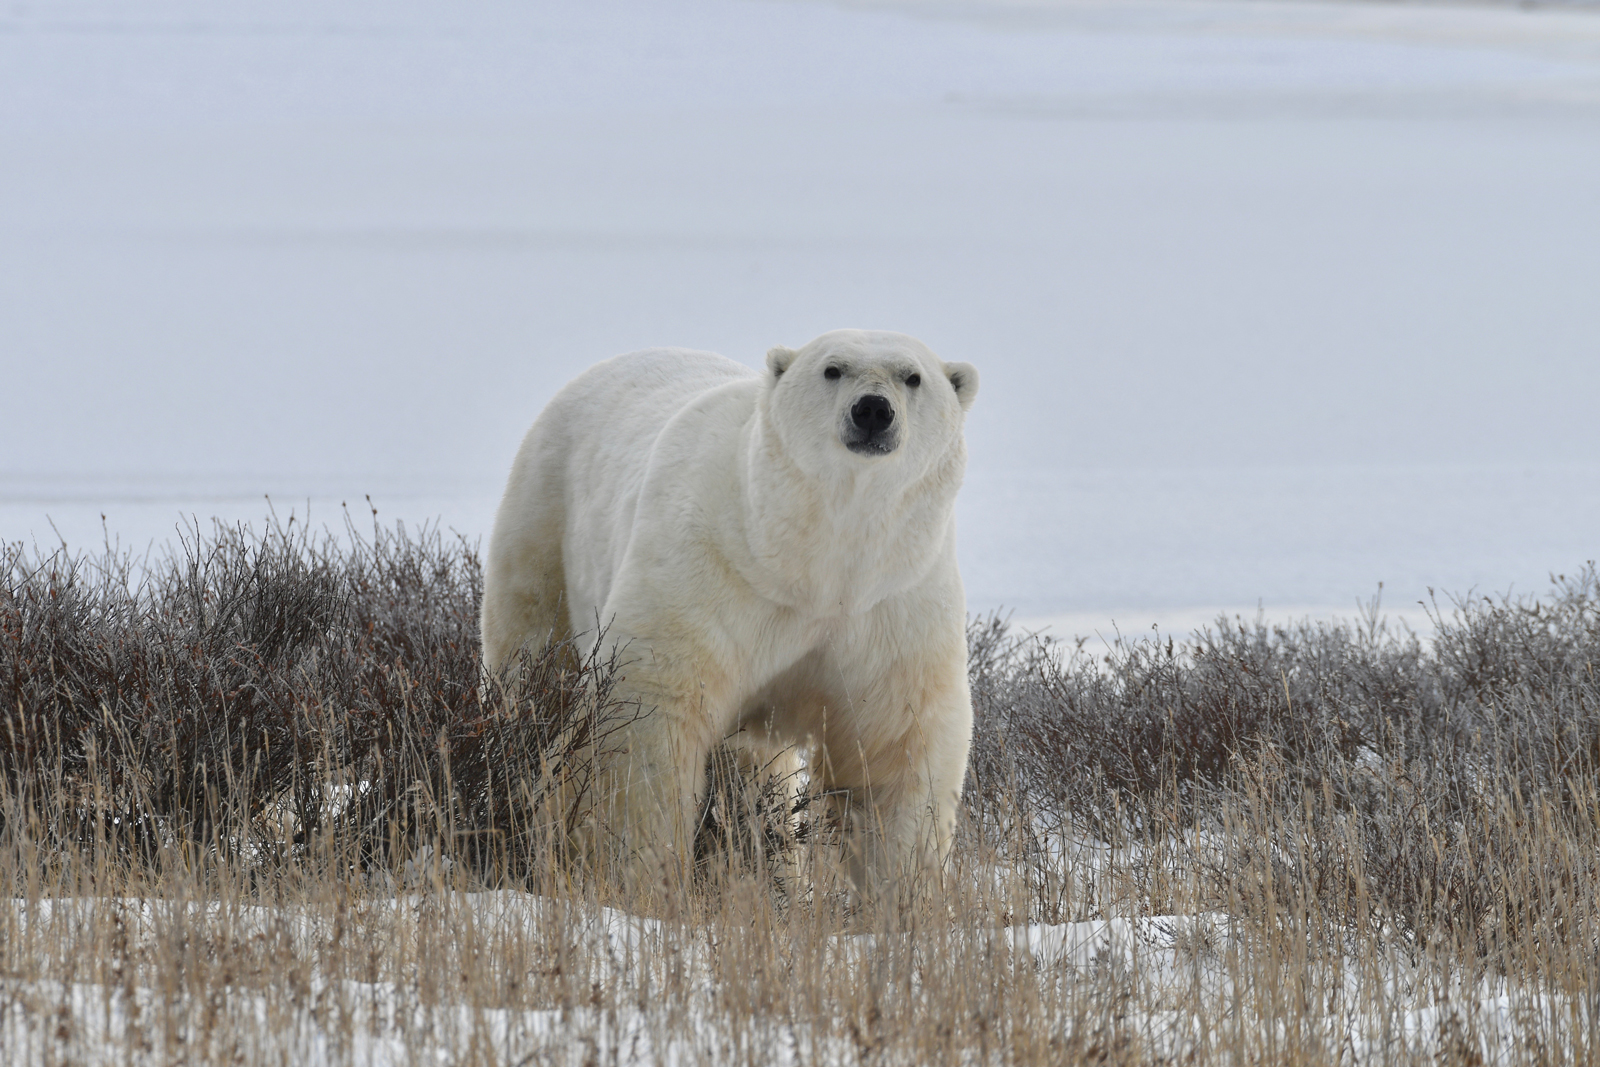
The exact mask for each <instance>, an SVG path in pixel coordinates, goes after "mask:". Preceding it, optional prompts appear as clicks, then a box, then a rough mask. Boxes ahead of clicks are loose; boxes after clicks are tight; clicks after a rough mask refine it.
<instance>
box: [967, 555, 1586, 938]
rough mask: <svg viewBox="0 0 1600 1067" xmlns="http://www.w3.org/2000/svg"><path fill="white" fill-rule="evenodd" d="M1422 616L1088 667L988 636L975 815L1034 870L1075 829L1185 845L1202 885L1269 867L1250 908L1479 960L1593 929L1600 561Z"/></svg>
mask: <svg viewBox="0 0 1600 1067" xmlns="http://www.w3.org/2000/svg"><path fill="white" fill-rule="evenodd" d="M1431 616H1432V621H1433V622H1434V624H1435V632H1434V633H1433V635H1432V636H1431V638H1430V639H1429V640H1428V641H1427V642H1426V643H1424V642H1423V641H1422V640H1420V639H1419V638H1418V637H1417V636H1416V635H1415V634H1413V633H1411V632H1410V631H1409V630H1403V629H1402V630H1396V629H1394V628H1391V627H1390V626H1389V625H1388V624H1387V623H1386V622H1385V621H1384V620H1383V618H1382V616H1381V614H1380V609H1379V604H1378V601H1377V600H1376V598H1374V600H1373V601H1372V602H1371V603H1370V604H1369V605H1367V608H1366V610H1365V611H1364V612H1363V618H1361V619H1360V620H1359V621H1355V622H1334V623H1330V622H1309V621H1307V622H1300V623H1297V624H1293V625H1287V626H1268V625H1266V624H1265V623H1264V622H1261V621H1259V620H1258V621H1255V622H1253V623H1252V622H1246V621H1242V620H1238V619H1235V620H1233V621H1232V622H1231V623H1230V622H1228V621H1227V620H1221V621H1219V624H1218V627H1217V628H1216V629H1213V630H1209V631H1205V632H1202V633H1201V634H1199V635H1197V636H1196V637H1195V638H1194V639H1193V640H1192V641H1191V642H1190V643H1189V644H1188V645H1186V646H1175V645H1174V644H1173V643H1172V642H1171V641H1166V642H1162V641H1160V640H1157V639H1143V640H1136V641H1125V640H1124V641H1118V642H1117V643H1116V644H1115V646H1114V647H1113V649H1112V651H1111V653H1110V655H1108V656H1105V657H1102V658H1100V659H1098V660H1096V659H1094V658H1092V657H1090V656H1087V655H1085V654H1083V653H1082V651H1081V645H1080V646H1079V647H1078V649H1077V650H1066V649H1063V648H1062V647H1060V646H1052V645H1051V644H1050V643H1048V642H1044V641H1041V640H1039V639H1037V638H1034V637H1030V636H1028V635H1024V634H1018V633H1016V632H1015V631H1013V630H1011V629H1009V628H1008V627H1007V626H1006V625H1005V624H1004V623H1003V622H1002V621H1000V620H999V619H996V618H990V619H987V620H982V621H980V622H979V623H977V624H975V625H974V627H973V628H972V632H971V638H972V640H971V649H972V651H971V675H972V682H973V696H974V702H975V704H976V706H977V709H978V718H979V722H980V726H979V729H978V732H977V739H976V746H975V749H974V758H973V767H972V779H973V780H972V782H969V787H971V788H972V792H971V795H972V796H973V797H974V798H979V799H977V800H976V801H975V803H974V804H973V805H972V808H971V810H972V814H974V815H975V816H977V820H976V821H979V822H985V821H986V823H987V825H986V829H987V831H988V833H989V835H990V836H991V837H993V838H995V839H998V840H1010V841H1013V842H1020V850H1021V851H1022V852H1023V853H1025V854H1032V855H1034V856H1043V855H1047V854H1049V853H1050V851H1051V849H1052V847H1053V843H1059V842H1062V841H1070V840H1072V839H1073V838H1074V836H1075V835H1081V834H1083V833H1088V834H1090V835H1092V836H1094V837H1097V838H1098V839H1100V840H1102V841H1106V842H1110V843H1114V844H1129V843H1134V842H1145V843H1153V842H1167V843H1172V842H1187V843H1188V844H1187V848H1188V850H1189V852H1190V858H1191V859H1192V860H1193V861H1194V862H1195V865H1196V866H1198V867H1200V868H1202V869H1203V868H1207V867H1209V868H1210V869H1211V871H1212V873H1213V875H1214V876H1215V877H1214V879H1213V881H1214V883H1215V884H1216V885H1218V886H1224V885H1227V884H1228V883H1229V880H1230V875H1232V874H1234V873H1236V872H1239V871H1245V870H1251V869H1261V870H1265V871H1270V872H1271V875H1270V877H1269V878H1268V879H1267V881H1268V882H1269V883H1270V884H1267V885H1265V886H1263V887H1262V893H1263V894H1264V895H1265V896H1266V897H1270V898H1273V900H1274V901H1275V902H1276V903H1277V904H1280V905H1290V906H1292V910H1295V911H1298V912H1299V913H1301V914H1307V915H1309V914H1317V915H1320V916H1323V917H1328V918H1332V919H1334V920H1335V921H1338V922H1341V923H1345V924H1355V925H1364V926H1367V927H1377V928H1387V929H1391V930H1395V931H1398V932H1400V933H1402V934H1405V935H1408V936H1410V937H1412V938H1414V939H1425V938H1427V937H1430V936H1435V935H1437V934H1440V933H1444V934H1448V935H1452V936H1453V937H1454V938H1455V939H1458V943H1462V944H1464V945H1465V946H1467V947H1469V948H1470V949H1472V950H1475V951H1476V952H1478V953H1484V954H1502V955H1503V954H1504V953H1506V952H1508V951H1509V950H1510V947H1511V945H1512V944H1513V943H1515V942H1517V941H1519V940H1525V939H1530V938H1541V937H1542V938H1555V939H1559V938H1560V937H1562V936H1563V932H1564V931H1565V930H1567V929H1569V928H1570V929H1572V930H1575V931H1576V930H1592V928H1593V917H1592V915H1591V914H1590V913H1591V912H1592V911H1593V910H1594V907H1595V904H1596V902H1597V896H1596V892H1597V887H1600V862H1597V854H1596V846H1597V845H1600V833H1597V829H1600V802H1597V778H1596V775H1597V772H1600V678H1597V675H1596V670H1597V666H1600V577H1597V574H1596V571H1595V568H1594V565H1593V564H1592V563H1591V564H1589V565H1588V566H1587V567H1586V568H1584V569H1583V570H1582V571H1581V572H1579V573H1578V574H1577V575H1576V576H1575V577H1566V576H1558V577H1556V578H1555V579H1554V580H1553V595H1551V596H1549V597H1548V598H1546V599H1543V600H1539V599H1532V598H1524V599H1511V598H1501V599H1498V600H1494V599H1489V598H1482V597H1479V598H1474V599H1470V600H1465V601H1461V602H1458V603H1456V604H1454V605H1453V607H1452V609H1451V610H1450V611H1449V612H1448V613H1446V612H1443V611H1441V610H1439V608H1438V606H1437V604H1435V605H1434V606H1433V608H1432V610H1431ZM1008 786H1009V788H1007V787H1008ZM994 796H1006V797H1009V798H1010V799H1009V804H1008V807H1007V808H1006V809H1004V810H993V809H991V810H985V806H984V803H983V801H982V799H981V798H984V797H994ZM1040 866H1041V868H1042V869H1046V870H1047V868H1048V864H1041V865H1040ZM1042 883H1043V884H1041V886H1040V902H1041V904H1042V905H1043V906H1044V907H1046V908H1047V909H1048V908H1049V907H1050V906H1051V903H1052V902H1051V900H1050V893H1049V889H1050V887H1049V885H1048V884H1047V883H1048V877H1044V878H1043V879H1042ZM1230 892H1232V893H1234V894H1235V895H1236V894H1237V892H1238V889H1237V885H1234V886H1233V888H1232V889H1231V890H1230ZM1218 903H1220V904H1228V903H1230V902H1228V901H1222V900H1219V901H1218ZM1232 903H1237V901H1236V900H1235V901H1233V902H1232ZM1256 903H1262V902H1261V901H1257V902H1256ZM1585 936H1587V935H1585Z"/></svg>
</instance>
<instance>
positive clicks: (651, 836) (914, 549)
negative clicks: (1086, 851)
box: [481, 330, 978, 895]
mask: <svg viewBox="0 0 1600 1067" xmlns="http://www.w3.org/2000/svg"><path fill="white" fill-rule="evenodd" d="M977 391H978V374H977V371H976V370H974V369H973V367H972V366H970V365H969V364H966V363H945V362H943V361H942V360H940V359H939V358H938V357H937V356H935V355H934V354H933V352H931V351H929V349H928V348H927V347H926V346H925V345H923V344H922V343H921V342H919V341H917V340H915V339H914V338H911V337H908V336H905V335H903V334H897V333H888V332H879V331H864V330H837V331H834V332H831V333H826V334H823V335H822V336H821V337H818V338H817V339H816V340H814V341H812V342H810V343H809V344H807V345H805V346H804V347H803V348H801V349H799V350H798V351H796V350H791V349H788V348H783V347H778V348H774V349H772V350H771V351H770V352H768V353H767V359H766V370H765V373H758V372H756V371H753V370H751V369H749V368H748V367H745V366H744V365H742V364H739V363H736V362H734V361H732V360H730V359H726V358H724V357H722V356H719V355H715V354H712V353H709V352H695V351H688V350H684V349H653V350H649V351H644V352H635V353H631V354H629V355H623V356H617V357H616V358H614V359H611V360H607V361H606V362H604V363H600V364H598V365H597V366H595V367H593V368H591V369H590V370H588V371H587V372H585V373H584V374H582V375H580V376H579V377H578V378H576V379H575V380H574V381H572V382H571V383H570V384H568V385H567V386H566V387H565V388H564V389H562V390H561V392H560V393H559V394H557V396H556V397H555V398H554V399H553V400H552V401H551V402H550V404H549V406H548V407H546V408H545V409H544V411H543V412H542V413H541V414H540V415H539V417H538V419H537V420H536V421H535V422H534V424H533V427H532V428H531V429H530V430H529V431H528V434H527V436H526V438H525V439H524V440H523V442H522V446H521V449H520V450H519V451H518V453H517V456H516V459H515V461H514V463H513V465H512V469H511V476H510V479H509V481H508V482H507V485H506V491H505V495H504V497H503V499H502V500H501V502H500V507H499V511H498V512H497V514H496V516H495V522H494V530H493V533H492V534H491V536H490V541H489V551H488V556H487V562H486V566H485V572H484V595H483V613H482V619H481V625H482V635H483V656H484V663H485V666H486V668H487V669H488V670H490V671H495V670H501V669H505V668H507V667H508V666H510V665H511V664H513V663H514V661H515V659H516V657H517V654H518V652H519V650H520V649H522V648H523V647H524V646H530V647H533V648H535V649H536V648H537V647H539V646H541V645H543V644H544V643H545V642H548V641H551V640H555V639H561V638H565V637H568V636H570V635H573V634H575V633H577V632H579V631H584V632H586V633H587V634H589V635H595V634H598V635H599V636H598V637H594V636H590V637H589V638H587V639H589V640H599V641H603V642H604V643H605V646H606V649H605V650H597V651H609V652H614V653H615V654H616V655H617V656H618V658H619V660H620V662H621V664H622V668H621V671H620V674H621V680H620V681H619V683H618V695H619V696H621V697H622V698H623V699H629V700H637V701H638V702H639V704H640V706H641V707H642V708H646V709H653V710H652V711H649V712H648V713H646V714H644V715H642V716H641V717H639V718H637V719H636V720H635V721H633V722H631V723H630V724H629V725H628V726H627V727H625V729H624V733H623V734H622V735H621V737H620V738H619V739H616V740H617V741H618V744H617V751H616V752H615V754H614V755H611V756H609V757H607V758H606V759H605V760H604V762H603V766H601V767H600V768H599V769H598V771H599V777H598V778H597V783H598V786H597V789H596V791H595V795H596V796H597V797H598V798H599V799H598V801H597V803H598V804H599V806H600V809H601V810H600V811H599V812H598V813H597V814H596V816H595V817H596V818H597V819H600V820H602V821H603V824H604V826H605V827H606V828H607V831H608V832H607V833H606V834H604V835H602V836H603V837H604V839H605V840H607V841H610V842H612V843H613V844H612V845H611V846H608V849H609V850H608V851H607V852H606V855H605V856H604V857H603V861H604V862H610V863H617V864H620V867H619V868H617V870H618V873H620V874H621V875H622V876H623V878H624V879H625V881H626V882H627V883H628V884H634V885H637V884H641V883H644V884H657V885H659V884H661V875H662V868H666V869H668V872H669V873H668V877H669V878H670V877H673V875H672V874H671V873H670V871H671V869H673V868H676V871H677V874H678V875H679V876H681V874H682V873H683V871H684V869H685V868H684V867H683V865H684V864H685V863H687V862H688V861H689V857H690V850H691V847H692V839H693V818H694V815H695V813H696V811H697V810H698V808H697V805H698V803H699V800H700V797H699V793H700V791H701V790H702V789H703V781H704V775H705V768H706V766H707V759H708V755H709V754H710V752H711V751H712V749H713V747H714V746H716V745H718V744H719V743H727V740H728V739H730V738H733V739H734V743H735V744H737V743H739V741H740V739H748V740H751V741H752V742H753V744H754V745H755V747H757V748H758V749H763V748H764V749H767V750H770V749H771V747H772V746H783V745H794V746H797V747H798V750H799V751H803V752H805V753H806V754H807V756H808V758H809V764H810V771H811V774H812V780H813V782H814V783H815V784H818V785H820V786H821V787H822V788H824V789H826V790H829V791H830V792H831V793H832V795H834V796H835V797H843V798H845V804H846V807H847V810H848V811H849V812H850V813H851V815H850V823H851V826H850V829H849V836H848V838H847V848H846V854H847V857H848V863H849V867H850V871H851V875H852V877H853V878H854V879H855V881H856V882H857V885H858V886H859V887H860V888H861V889H862V890H863V891H865V892H867V893H868V894H869V895H871V894H874V893H875V892H877V891H878V889H881V888H883V886H884V884H885V881H886V880H888V879H892V878H894V877H896V876H897V875H899V874H902V873H905V872H908V871H912V870H915V869H917V868H927V867H930V866H934V865H937V864H939V863H940V862H942V860H943V859H944V857H945V856H947V855H948V853H949V850H950V844H951V837H952V834H953V831H954V828H955V820H956V809H957V805H958V803H959V799H960V793H961V786H962V780H963V779H964V777H965V775H966V766H967V753H968V748H969V746H970V744H971V735H972V705H971V698H970V695H969V693H968V688H967V646H966V602H965V594H964V592H963V590H962V586H961V576H960V574H959V573H958V571H957V568H956V551H955V522H954V517H953V506H954V503H955V497H956V491H957V489H958V488H959V487H960V485H961V480H962V476H963V473H964V470H965V467H966V445H965V440H964V438H963V424H964V421H965V415H966V412H967V410H968V409H969V408H970V407H971V405H972V401H973V398H974V396H976V394H977ZM597 624H598V625H597ZM874 886H876V887H878V889H874V888H873V887H874Z"/></svg>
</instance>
